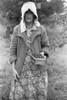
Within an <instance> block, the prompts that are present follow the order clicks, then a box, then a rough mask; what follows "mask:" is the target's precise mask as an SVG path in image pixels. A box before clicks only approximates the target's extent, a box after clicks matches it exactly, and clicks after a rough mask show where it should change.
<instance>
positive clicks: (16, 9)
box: [2, 0, 64, 22]
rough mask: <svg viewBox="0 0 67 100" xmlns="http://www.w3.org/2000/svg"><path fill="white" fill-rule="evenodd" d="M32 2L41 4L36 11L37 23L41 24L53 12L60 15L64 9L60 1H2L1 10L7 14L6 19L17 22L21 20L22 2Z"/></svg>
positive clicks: (62, 2)
mask: <svg viewBox="0 0 67 100" xmlns="http://www.w3.org/2000/svg"><path fill="white" fill-rule="evenodd" d="M27 1H34V2H35V3H41V9H38V10H37V11H38V15H39V21H40V22H43V20H44V19H45V17H49V16H50V15H52V14H53V13H54V12H57V13H61V12H62V11H63V9H64V5H63V4H64V1H62V0H51V1H50V2H47V0H3V1H2V2H3V8H4V11H5V12H6V13H7V14H6V15H7V18H8V19H10V20H11V19H12V20H14V21H17V22H19V21H20V19H21V7H22V5H23V3H24V2H27Z"/></svg>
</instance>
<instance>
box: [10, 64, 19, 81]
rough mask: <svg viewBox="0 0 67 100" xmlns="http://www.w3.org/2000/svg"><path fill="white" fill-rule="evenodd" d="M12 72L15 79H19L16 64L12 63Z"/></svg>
mask: <svg viewBox="0 0 67 100" xmlns="http://www.w3.org/2000/svg"><path fill="white" fill-rule="evenodd" d="M12 71H13V76H14V78H15V79H17V78H19V75H18V72H17V71H16V69H15V62H13V63H12Z"/></svg>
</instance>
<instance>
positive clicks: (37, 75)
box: [9, 35, 48, 100]
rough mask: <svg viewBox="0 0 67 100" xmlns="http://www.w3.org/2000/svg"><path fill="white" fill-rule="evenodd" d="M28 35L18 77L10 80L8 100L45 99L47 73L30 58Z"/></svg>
mask: <svg viewBox="0 0 67 100" xmlns="http://www.w3.org/2000/svg"><path fill="white" fill-rule="evenodd" d="M30 36H31V35H29V36H27V39H26V40H27V41H26V43H27V46H28V51H27V55H26V58H25V62H24V65H23V69H22V73H21V76H20V79H19V80H17V81H15V80H13V81H12V85H11V91H10V97H9V98H10V100H46V98H47V87H48V75H47V71H43V69H42V67H41V66H36V65H35V64H34V63H33V62H32V61H31V58H30V53H31V50H30V45H31V41H30Z"/></svg>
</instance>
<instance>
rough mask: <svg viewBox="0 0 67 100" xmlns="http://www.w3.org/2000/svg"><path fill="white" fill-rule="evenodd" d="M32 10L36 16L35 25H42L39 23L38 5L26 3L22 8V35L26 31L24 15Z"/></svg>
mask: <svg viewBox="0 0 67 100" xmlns="http://www.w3.org/2000/svg"><path fill="white" fill-rule="evenodd" d="M29 9H30V10H31V11H32V12H33V14H34V15H35V16H36V19H35V21H34V24H35V25H36V26H37V27H39V26H40V23H39V22H38V15H37V9H36V5H35V3H34V2H26V3H24V5H23V6H22V8H21V14H22V16H21V18H22V20H21V22H20V28H21V33H22V32H24V31H25V30H26V26H25V22H24V15H25V13H26V12H27V11H28V10H29Z"/></svg>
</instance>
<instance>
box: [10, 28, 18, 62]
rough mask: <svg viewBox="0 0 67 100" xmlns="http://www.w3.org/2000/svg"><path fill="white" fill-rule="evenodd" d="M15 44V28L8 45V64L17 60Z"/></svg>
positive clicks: (16, 39)
mask: <svg viewBox="0 0 67 100" xmlns="http://www.w3.org/2000/svg"><path fill="white" fill-rule="evenodd" d="M17 42H18V37H17V29H16V27H15V28H14V31H13V34H12V37H11V43H10V59H9V61H10V63H12V62H13V61H15V60H16V59H17Z"/></svg>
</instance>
